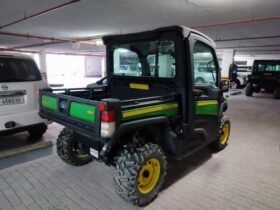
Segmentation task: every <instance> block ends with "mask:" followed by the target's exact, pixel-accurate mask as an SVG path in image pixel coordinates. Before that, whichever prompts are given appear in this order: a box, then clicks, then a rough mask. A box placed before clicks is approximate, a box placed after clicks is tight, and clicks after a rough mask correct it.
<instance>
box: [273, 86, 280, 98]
mask: <svg viewBox="0 0 280 210" xmlns="http://www.w3.org/2000/svg"><path fill="white" fill-rule="evenodd" d="M273 98H274V99H280V87H277V88H275V90H274V92H273Z"/></svg>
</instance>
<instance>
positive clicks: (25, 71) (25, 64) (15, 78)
mask: <svg viewBox="0 0 280 210" xmlns="http://www.w3.org/2000/svg"><path fill="white" fill-rule="evenodd" d="M41 79H42V77H41V74H40V72H39V70H38V68H37V66H36V64H35V63H34V61H32V60H28V59H17V58H6V57H0V82H27V81H38V80H41Z"/></svg>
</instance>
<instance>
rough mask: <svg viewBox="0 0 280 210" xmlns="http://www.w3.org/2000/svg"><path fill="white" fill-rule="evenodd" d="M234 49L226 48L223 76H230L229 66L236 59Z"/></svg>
mask: <svg viewBox="0 0 280 210" xmlns="http://www.w3.org/2000/svg"><path fill="white" fill-rule="evenodd" d="M234 55H235V51H234V50H224V51H223V56H222V59H223V60H222V78H229V66H230V64H232V63H233V61H234Z"/></svg>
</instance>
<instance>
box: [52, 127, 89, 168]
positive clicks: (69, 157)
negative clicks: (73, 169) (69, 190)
mask: <svg viewBox="0 0 280 210" xmlns="http://www.w3.org/2000/svg"><path fill="white" fill-rule="evenodd" d="M56 147H57V154H58V156H59V157H60V159H61V160H63V161H64V162H65V163H68V164H70V165H73V166H81V165H85V164H87V163H89V162H91V161H92V156H91V155H89V154H87V153H85V151H84V148H83V145H82V144H81V143H78V142H77V141H75V136H74V131H73V130H72V129H70V128H64V129H63V130H62V131H61V132H60V134H59V136H58V138H57V142H56Z"/></svg>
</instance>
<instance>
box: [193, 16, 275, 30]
mask: <svg viewBox="0 0 280 210" xmlns="http://www.w3.org/2000/svg"><path fill="white" fill-rule="evenodd" d="M278 19H280V16H268V17H259V18H255V17H253V18H249V19H243V20H232V21H228V22H223V23H212V24H205V25H193V26H191V28H211V27H219V26H227V25H235V24H243V23H255V22H262V21H269V20H278Z"/></svg>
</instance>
